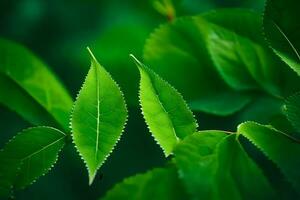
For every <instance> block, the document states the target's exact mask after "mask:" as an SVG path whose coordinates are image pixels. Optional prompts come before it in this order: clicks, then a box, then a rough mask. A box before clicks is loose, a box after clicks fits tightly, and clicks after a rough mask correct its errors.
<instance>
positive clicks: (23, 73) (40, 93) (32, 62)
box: [0, 39, 72, 130]
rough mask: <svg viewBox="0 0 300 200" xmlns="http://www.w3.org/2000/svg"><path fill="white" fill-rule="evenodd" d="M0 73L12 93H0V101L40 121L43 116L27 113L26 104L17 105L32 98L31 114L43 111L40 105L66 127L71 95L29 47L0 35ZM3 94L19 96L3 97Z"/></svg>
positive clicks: (35, 120)
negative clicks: (7, 80)
mask: <svg viewBox="0 0 300 200" xmlns="http://www.w3.org/2000/svg"><path fill="white" fill-rule="evenodd" d="M0 74H1V76H3V77H5V79H9V80H10V81H9V82H8V83H7V84H8V85H7V86H4V87H6V88H10V89H11V91H10V93H14V92H15V93H16V94H7V93H1V95H0V102H1V103H2V104H4V105H6V106H7V107H9V108H13V109H14V110H15V111H16V112H17V113H19V114H20V115H21V116H23V117H24V118H25V119H26V120H28V121H29V122H31V123H33V124H39V123H40V122H41V121H43V122H44V120H43V119H45V117H44V116H31V115H30V114H29V113H28V110H27V109H26V108H23V106H21V105H19V104H23V103H24V102H22V101H21V100H26V101H31V100H33V101H34V102H31V103H30V104H29V106H30V107H32V108H33V113H32V115H34V114H38V113H42V112H43V110H38V109H39V108H38V105H40V106H41V107H42V108H43V109H45V110H46V111H47V112H48V113H49V114H50V115H51V116H52V117H53V118H54V119H55V120H56V121H57V122H58V123H59V124H60V125H61V126H62V127H63V128H65V129H66V130H68V122H69V114H70V111H71V108H72V99H71V97H70V96H69V94H68V92H67V91H66V90H65V88H64V87H63V85H62V84H61V83H60V82H59V81H58V79H57V78H56V77H55V75H54V74H53V73H52V72H51V71H50V70H49V69H48V68H47V67H46V65H45V64H44V63H43V62H42V61H41V60H39V59H38V58H37V57H36V56H34V55H33V54H32V53H31V52H30V51H29V50H27V49H26V48H25V47H23V46H21V45H19V44H16V43H14V42H10V41H7V40H4V39H0ZM1 79H2V78H1ZM2 80H3V79H2ZM1 92H4V91H1ZM25 94H26V95H25ZM3 95H8V96H10V97H13V98H14V97H18V96H21V98H20V99H14V100H12V101H6V98H5V97H3ZM30 98H31V99H30ZM37 119H39V120H37ZM43 124H45V122H44V123H43Z"/></svg>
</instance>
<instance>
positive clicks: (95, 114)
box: [71, 52, 127, 184]
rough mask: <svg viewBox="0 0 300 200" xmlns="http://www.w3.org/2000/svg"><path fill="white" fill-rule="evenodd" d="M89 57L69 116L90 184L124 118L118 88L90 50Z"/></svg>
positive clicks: (125, 111)
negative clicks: (89, 61) (84, 77)
mask: <svg viewBox="0 0 300 200" xmlns="http://www.w3.org/2000/svg"><path fill="white" fill-rule="evenodd" d="M90 53H91V52H90ZM91 57H92V61H91V62H92V63H91V68H90V70H89V72H88V74H87V76H86V79H85V82H84V84H83V86H82V88H81V90H80V92H79V94H78V96H77V99H76V102H75V104H74V109H73V114H72V119H71V126H72V133H73V140H74V142H75V145H76V148H77V150H78V151H79V154H80V155H81V156H82V158H83V160H84V162H85V163H86V166H87V169H88V173H89V183H90V184H91V183H92V182H93V180H94V178H95V176H96V173H97V170H98V169H99V168H100V167H101V165H102V164H103V163H104V162H105V160H106V158H107V157H108V156H109V154H110V153H111V152H112V150H113V148H114V146H115V145H116V143H117V141H118V140H119V138H120V137H121V134H122V131H123V129H124V125H125V122H126V118H127V109H126V105H125V101H124V98H123V94H122V92H121V91H120V88H119V87H118V85H117V84H116V83H115V82H114V80H113V79H112V78H111V76H110V75H109V73H108V72H106V71H105V69H104V68H103V67H102V66H101V65H100V64H99V63H98V61H97V60H96V58H95V57H94V56H93V54H92V53H91Z"/></svg>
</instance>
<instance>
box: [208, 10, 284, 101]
mask: <svg viewBox="0 0 300 200" xmlns="http://www.w3.org/2000/svg"><path fill="white" fill-rule="evenodd" d="M203 17H204V18H205V19H206V20H207V21H208V22H209V24H210V25H207V26H209V28H210V32H209V33H208V40H207V44H208V49H209V51H210V55H211V56H212V59H213V61H214V63H215V65H216V67H217V69H218V70H219V72H220V73H221V75H222V77H223V78H224V79H225V81H226V82H227V83H228V84H229V85H230V86H231V87H233V88H234V89H237V90H243V89H258V88H263V89H264V90H266V91H267V92H269V93H271V94H273V95H276V96H280V95H281V93H282V91H281V88H280V87H281V84H282V81H283V80H284V78H286V77H285V76H283V72H284V71H285V68H284V66H283V65H282V62H281V61H280V60H279V59H278V58H277V57H276V56H275V55H274V54H273V52H272V51H271V50H270V49H269V48H268V46H267V44H266V42H265V41H264V39H263V37H262V34H261V29H262V21H261V16H260V15H259V14H257V13H255V12H252V11H249V10H244V9H224V10H217V11H213V12H208V13H205V14H203Z"/></svg>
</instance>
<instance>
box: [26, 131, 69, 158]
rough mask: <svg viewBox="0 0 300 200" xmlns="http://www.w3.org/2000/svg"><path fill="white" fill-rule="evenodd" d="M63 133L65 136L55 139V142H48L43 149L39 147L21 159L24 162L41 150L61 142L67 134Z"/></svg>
mask: <svg viewBox="0 0 300 200" xmlns="http://www.w3.org/2000/svg"><path fill="white" fill-rule="evenodd" d="M63 135H64V136H63V137H61V138H59V139H57V140H55V141H54V142H51V143H50V144H47V145H46V146H44V147H42V148H41V149H39V150H37V151H35V152H33V153H31V154H29V155H28V156H26V157H25V158H23V159H21V162H23V161H24V160H26V159H28V158H30V157H32V156H34V155H36V154H38V153H40V152H41V151H44V150H45V149H47V148H48V147H50V146H52V145H54V144H55V143H57V142H59V141H60V140H62V139H64V138H65V136H66V135H65V134H63Z"/></svg>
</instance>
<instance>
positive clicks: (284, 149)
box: [238, 122, 300, 192]
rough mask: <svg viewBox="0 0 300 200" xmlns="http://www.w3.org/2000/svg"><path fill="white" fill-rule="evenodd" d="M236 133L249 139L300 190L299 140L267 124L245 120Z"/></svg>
mask: <svg viewBox="0 0 300 200" xmlns="http://www.w3.org/2000/svg"><path fill="white" fill-rule="evenodd" d="M238 133H239V134H242V135H243V136H245V137H246V138H247V139H249V140H250V141H251V142H252V143H253V144H254V145H255V146H256V147H257V148H258V149H260V150H261V151H262V152H263V153H264V154H265V156H266V157H268V158H269V159H270V160H272V161H273V162H274V163H275V164H276V165H277V166H278V167H279V169H280V170H281V171H282V173H283V175H284V176H285V177H286V178H287V180H289V181H290V182H291V184H292V185H293V186H294V189H295V190H296V191H298V192H299V191H300V171H299V166H300V159H299V154H300V142H299V141H296V140H295V139H293V138H291V137H290V136H288V135H286V134H284V133H283V132H279V131H277V130H276V129H274V128H271V127H269V126H263V125H260V124H257V123H254V122H246V123H243V124H241V125H240V126H239V127H238Z"/></svg>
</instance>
